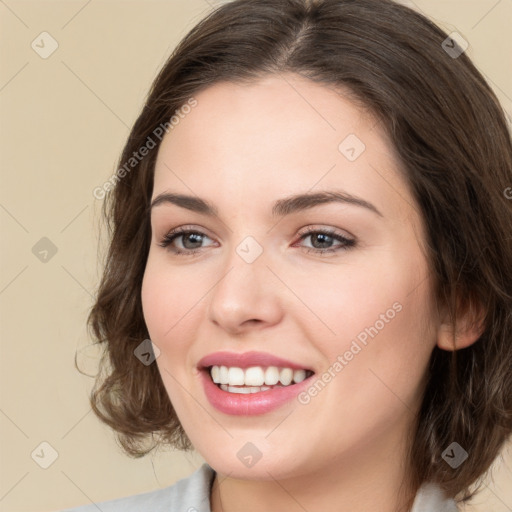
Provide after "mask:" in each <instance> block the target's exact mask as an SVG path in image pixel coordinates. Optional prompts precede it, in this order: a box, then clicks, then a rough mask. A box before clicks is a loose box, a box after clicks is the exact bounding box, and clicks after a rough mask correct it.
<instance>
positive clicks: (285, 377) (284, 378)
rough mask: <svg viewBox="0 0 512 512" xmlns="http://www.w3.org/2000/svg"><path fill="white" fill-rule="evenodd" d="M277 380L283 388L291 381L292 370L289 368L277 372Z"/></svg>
mask: <svg viewBox="0 0 512 512" xmlns="http://www.w3.org/2000/svg"><path fill="white" fill-rule="evenodd" d="M279 380H280V381H281V384H282V385H283V386H288V384H290V383H291V382H292V380H293V370H292V369H291V368H283V369H282V370H281V371H280V372H279Z"/></svg>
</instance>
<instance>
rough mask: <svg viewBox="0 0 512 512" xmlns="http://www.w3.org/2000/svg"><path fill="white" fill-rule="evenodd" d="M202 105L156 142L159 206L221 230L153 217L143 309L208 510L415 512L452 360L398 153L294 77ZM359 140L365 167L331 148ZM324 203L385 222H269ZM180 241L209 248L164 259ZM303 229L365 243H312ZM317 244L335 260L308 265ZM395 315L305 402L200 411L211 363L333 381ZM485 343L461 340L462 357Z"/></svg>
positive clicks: (360, 114)
mask: <svg viewBox="0 0 512 512" xmlns="http://www.w3.org/2000/svg"><path fill="white" fill-rule="evenodd" d="M195 98H196V99H197V102H198V103H197V106H196V107H195V108H193V109H192V110H191V112H190V113H189V114H187V115H186V116H185V117H184V118H183V119H181V120H180V123H179V124H178V125H177V126H175V127H174V129H173V130H172V131H171V132H170V133H169V134H168V135H166V137H165V138H164V140H163V142H162V144H161V147H160V149H159V153H158V158H157V162H156V167H155V182H154V189H153V195H152V199H154V198H156V197H157V196H158V195H159V194H161V193H163V192H174V193H181V194H188V195H193V196H198V197H200V198H202V199H205V200H207V201H209V202H210V203H212V204H213V205H215V207H216V208H217V209H218V216H212V217H209V216H206V215H204V214H201V213H197V212H192V211H190V210H187V209H185V208H182V207H179V206H177V205H174V204H161V205H159V206H156V207H154V208H153V210H152V214H151V215H152V217H151V223H152V242H151V248H150V251H149V255H148V260H147V265H146V270H145V275H144V281H143V287H142V302H143V311H144V317H145V320H146V324H147V327H148V330H149V333H150V336H151V339H152V340H153V342H154V343H155V344H156V345H157V346H158V348H159V349H160V351H161V354H160V356H159V357H158V358H157V360H156V362H157V365H158V368H159V371H160V373H161V376H162V379H163V382H164V385H165V387H166V390H167V392H168V394H169V398H170V400H171V402H172V404H173V406H174V408H175V410H176V412H177V414H178V417H179V419H180V421H181V423H182V425H183V427H184V429H185V431H186V432H187V435H188V436H189V438H190V439H191V441H192V443H193V444H194V446H195V448H196V449H197V451H198V452H199V453H200V454H201V455H202V456H203V457H204V459H205V460H206V461H207V462H208V463H209V464H210V465H211V466H212V467H213V468H214V469H215V470H216V472H217V475H216V478H215V482H214V486H213V490H212V493H211V508H212V511H213V512H221V511H223V512H235V511H239V510H242V509H243V510H244V511H246V512H253V511H254V512H256V511H258V512H260V511H261V510H265V511H266V512H273V511H282V510H287V511H290V512H295V511H297V512H298V511H301V512H303V510H304V509H306V510H308V511H312V512H313V511H319V510H322V511H336V512H343V511H351V512H357V511H368V510H379V511H380V512H396V511H397V510H404V511H405V510H407V508H408V506H409V505H410V500H411V499H412V498H413V497H414V495H415V492H416V490H415V489H413V488H411V487H410V486H409V483H408V482H407V480H406V479H405V478H404V476H405V475H407V473H408V471H407V464H406V451H407V448H408V444H407V439H408V435H409V433H410V432H411V431H412V429H413V421H414V416H415V412H416V410H417V408H418V407H419V404H420V400H421V397H422V393H423V389H424V384H425V373H426V368H427V365H428V361H429V357H430V355H431V352H432V350H433V348H434V346H435V345H436V344H438V345H439V346H440V347H441V348H446V349H450V348H452V346H451V342H450V334H451V331H450V329H449V328H448V326H447V324H445V323H444V320H443V318H441V317H440V316H439V314H438V313H437V312H436V309H435V307H434V304H433V299H432V297H433V289H432V280H431V278H430V273H429V266H428V262H427V259H426V257H425V254H424V251H423V250H422V243H423V241H424V226H423V225H422V219H421V218H420V216H419V213H418V212H419V208H418V207H417V206H416V205H415V202H414V200H413V198H412V196H411V194H410V191H409V189H408V186H407V184H406V182H405V180H404V179H403V177H402V174H401V172H400V170H399V164H398V162H397V160H396V157H395V155H394V151H393V147H392V144H391V142H390V141H389V139H388V138H387V137H386V135H385V133H384V131H383V130H382V129H381V127H380V125H379V124H378V123H377V122H376V120H375V119H374V118H373V117H372V116H371V115H370V114H369V113H368V112H367V111H363V110H362V109H360V108H359V107H357V106H356V105H355V104H354V103H353V102H351V101H350V100H349V98H348V96H347V95H346V94H341V93H340V92H335V91H334V90H333V89H330V88H327V87H326V86H325V85H320V84H316V83H313V82H311V81H309V80H307V79H305V78H302V77H299V76H296V75H290V74H287V75H280V76H277V75H273V76H266V77H264V78H262V79H261V80H259V81H256V82H253V83H251V84H250V85H240V84H233V83H217V84H215V85H213V86H210V87H209V88H207V89H205V90H203V91H202V92H201V93H199V94H197V95H196V96H195ZM349 134H356V135H357V137H358V138H359V139H360V140H361V141H363V142H364V144H365V146H366V149H365V150H364V151H363V152H362V153H361V155H360V156H359V157H358V158H357V159H356V160H354V161H349V160H348V159H347V158H346V157H345V156H344V154H342V152H340V150H339V149H338V146H339V144H340V143H341V142H342V141H343V140H344V139H345V137H347V135H349ZM319 190H328V191H329V190H331V191H333V190H337V191H340V190H342V191H345V192H347V193H349V194H351V195H353V196H357V197H359V198H362V199H364V200H365V201H367V202H369V203H371V204H372V205H374V206H375V208H377V209H378V210H379V212H380V213H381V214H382V215H381V216H380V215H378V214H376V213H375V212H373V211H371V210H370V209H366V208H363V207H360V206H356V205H352V204H341V203H327V204H322V205H318V206H315V207H313V208H310V209H307V210H303V211H299V212H295V213H292V214H290V215H287V216H285V217H282V218H273V217H272V215H271V208H272V205H273V203H274V201H276V200H278V199H281V198H284V197H287V196H289V195H291V194H297V193H305V192H316V191H319ZM179 226H186V227H187V228H189V229H193V230H196V231H200V232H202V233H204V234H205V236H204V237H202V238H201V237H199V238H197V237H196V238H190V237H186V236H185V237H178V238H177V239H175V240H174V242H173V243H172V244H171V246H169V247H167V248H164V247H161V246H160V245H159V244H160V243H161V241H162V239H163V237H164V236H165V235H166V234H167V233H168V232H169V231H170V230H171V229H173V228H177V227H179ZM306 227H314V228H319V229H322V228H323V229H329V230H332V231H335V232H336V234H341V235H343V236H345V237H348V238H351V239H355V240H356V245H355V246H353V247H348V248H343V247H342V246H341V244H340V242H338V241H337V240H336V239H333V238H331V239H329V238H327V241H325V240H324V239H322V238H320V239H319V238H318V235H317V236H315V235H313V236H308V237H305V238H303V239H302V240H301V233H303V232H304V228H306ZM247 236H251V237H253V238H254V239H255V240H256V241H257V242H258V244H259V245H260V246H261V248H262V250H263V252H262V254H261V255H260V256H259V257H258V258H257V259H256V260H255V261H254V262H252V263H248V262H246V261H244V259H242V258H241V257H240V256H239V254H238V253H237V251H236V248H237V246H239V244H240V243H241V242H242V240H244V238H245V237H247ZM322 243H323V244H324V245H322ZM185 244H186V245H185ZM201 244H202V245H201ZM171 247H177V248H179V249H181V250H185V251H186V250H189V251H191V250H192V249H193V248H194V247H200V249H199V252H196V253H195V254H193V255H192V256H190V255H180V254H174V253H173V252H171V250H170V248H171ZM322 247H326V248H331V249H333V248H334V249H337V251H336V252H330V253H326V254H320V253H318V252H316V253H315V252H314V249H315V248H317V249H318V248H322ZM187 248H188V249H187ZM308 249H309V250H310V251H311V252H308ZM396 303H399V304H400V306H401V310H400V312H397V313H396V315H395V316H394V318H393V319H391V320H389V321H388V322H386V323H385V326H384V328H382V329H380V330H379V332H378V334H377V335H376V336H375V337H374V338H369V341H368V343H367V345H366V346H364V347H363V348H362V350H361V351H360V352H358V353H357V355H355V356H354V357H353V359H352V360H351V361H349V362H348V364H346V365H345V366H344V367H343V369H342V370H341V371H339V372H337V373H336V376H335V378H333V379H332V380H331V382H329V383H328V384H327V385H326V386H325V388H324V389H323V390H322V391H321V392H320V393H318V395H317V396H315V397H313V398H311V401H310V402H309V403H308V404H305V405H304V404H301V403H299V402H298V401H296V400H292V401H291V402H289V403H287V404H285V405H284V406H282V407H280V408H278V409H277V410H274V411H272V412H270V413H266V414H262V415H257V416H254V415H253V416H230V415H227V414H224V413H221V412H219V411H217V410H216V409H214V408H213V407H212V406H211V405H210V403H209V402H208V400H207V399H206V396H205V394H204V391H203V387H202V385H201V382H200V379H199V373H198V370H197V368H196V366H197V363H198V361H199V359H201V358H202V357H203V356H205V355H207V354H210V353H212V352H216V351H218V350H228V351H233V352H245V351H249V350H260V351H265V352H269V353H271V354H274V355H276V356H279V357H284V358H288V359H291V360H293V361H294V362H297V363H302V364H304V366H305V367H306V366H307V367H310V368H313V369H314V371H315V373H316V374H317V375H322V373H323V372H325V371H326V370H327V369H328V368H329V367H332V365H333V363H334V362H335V361H336V360H337V357H338V356H339V355H343V354H344V353H345V352H346V351H347V350H348V349H349V348H350V345H351V343H352V341H353V340H354V339H356V336H357V335H358V334H359V333H361V331H364V329H365V328H367V327H370V326H373V325H374V324H375V323H376V321H377V320H379V318H381V315H382V314H385V313H386V311H387V310H389V309H390V308H392V305H393V304H396ZM477 335H478V333H472V332H468V333H461V335H460V338H459V340H458V346H459V347H461V346H465V345H467V344H469V343H471V342H472V341H474V340H475V339H476V338H477ZM247 442H251V443H252V444H254V445H255V446H256V447H257V448H258V450H259V451H260V452H261V454H262V456H261V459H260V460H259V461H258V462H257V463H256V464H255V465H253V466H252V467H246V466H245V465H244V464H242V463H241V461H240V460H239V459H238V457H237V452H238V451H239V450H240V449H241V448H242V447H243V446H244V445H245V444H246V443H247ZM219 484H220V485H219ZM401 484H403V485H401Z"/></svg>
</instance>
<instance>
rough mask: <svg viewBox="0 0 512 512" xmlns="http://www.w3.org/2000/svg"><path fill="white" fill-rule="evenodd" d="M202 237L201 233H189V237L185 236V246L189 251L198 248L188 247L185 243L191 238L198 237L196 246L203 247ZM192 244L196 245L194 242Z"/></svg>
mask: <svg viewBox="0 0 512 512" xmlns="http://www.w3.org/2000/svg"><path fill="white" fill-rule="evenodd" d="M201 236H202V235H200V234H199V233H188V234H187V235H185V237H184V238H183V245H184V246H185V247H186V248H187V249H195V248H196V247H197V246H194V247H187V244H186V243H185V242H186V240H188V239H189V238H192V237H197V238H198V240H196V241H195V243H196V244H198V245H199V246H200V245H201V238H200V237H201ZM192 244H194V241H192Z"/></svg>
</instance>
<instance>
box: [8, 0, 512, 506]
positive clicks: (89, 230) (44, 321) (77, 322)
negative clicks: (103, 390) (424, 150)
mask: <svg viewBox="0 0 512 512" xmlns="http://www.w3.org/2000/svg"><path fill="white" fill-rule="evenodd" d="M218 3H219V2H214V1H213V0H166V1H152V0H133V1H130V0H125V1H110V0H92V1H91V0H89V1H86V0H84V1H80V2H75V1H71V0H66V1H60V2H59V1H44V0H42V1H31V2H29V1H19V0H0V25H1V26H0V29H1V33H2V36H3V39H2V46H1V52H2V54H1V69H0V102H1V117H0V130H1V136H0V148H1V149H0V154H1V171H2V187H1V192H0V222H1V230H2V231H1V236H2V257H1V258H2V259H1V274H0V305H1V314H2V317H1V328H2V331H1V333H2V337H1V370H0V385H1V388H0V389H1V400H0V433H1V437H0V439H1V449H2V453H1V457H0V471H1V473H0V474H1V481H0V510H2V511H55V510H60V509H62V508H65V507H69V506H72V505H79V504H85V503H89V502H90V501H101V500H106V499H111V498H114V497H118V496H126V495H130V494H136V493H139V492H144V491H149V490H153V489H156V488H159V487H164V486H167V485H170V484H171V483H173V482H174V481H176V480H177V479H179V478H182V477H185V476H187V475H189V474H190V473H191V472H192V471H194V470H195V469H196V468H198V467H199V466H200V464H201V463H202V458H201V457H200V456H199V455H198V454H188V455H185V454H183V453H180V452H172V451H168V452H167V453H160V454H157V455H151V456H147V457H146V458H143V459H140V460H132V459H130V458H128V457H126V456H124V455H123V454H122V453H121V451H120V449H119V448H118V446H117V445H116V443H115V441H114V438H113V435H112V433H111V432H110V431H109V429H108V428H107V427H105V426H103V425H102V424H100V422H99V421H98V420H97V419H96V418H95V416H94V415H93V414H92V412H91V411H90V408H89V405H88V400H87V394H88V391H89V390H90V388H91V384H92V379H90V378H87V377H84V376H82V375H80V374H79V373H78V372H77V371H76V370H75V368H74V364H73V361H74V355H75V351H76V350H77V349H78V350H80V351H81V360H82V362H83V364H84V365H85V366H86V367H87V368H88V369H89V370H90V372H94V369H95V359H94V356H95V354H94V350H91V347H90V346H89V347H88V345H90V343H91V342H90V340H89V339H88V337H87V331H86V328H85V317H86V315H87V312H88V309H89V307H90V305H91V301H92V296H91V293H92V292H93V290H94V288H95V284H96V283H97V280H98V276H99V268H98V265H97V250H98V247H99V245H101V244H99V243H98V227H97V224H98V221H99V208H100V206H101V201H99V200H96V199H94V197H93V195H92V191H93V189H94V188H95V187H96V186H99V185H102V184H103V183H104V182H105V180H106V179H108V177H109V176H110V175H111V174H112V172H113V171H114V170H115V166H116V161H117V158H118V155H119V152H120V150H121V148H122V145H123V143H124V140H125V137H126V136H127V134H128V130H129V127H130V126H131V124H132V123H133V122H134V120H135V118H136V116H137V115H138V112H139V109H140V108H141V105H142V102H143V99H144V96H145V94H146V92H147V89H148V87H149V85H150V83H151V81H152V79H153V77H154V76H155V74H156V72H157V70H158V69H159V68H160V66H161V65H162V64H163V62H164V60H165V59H166V57H167V56H168V54H169V53H170V51H171V50H172V48H173V47H174V46H175V45H176V43H177V42H178V41H179V40H180V39H181V38H182V37H183V36H184V35H185V34H186V32H187V31H188V30H189V29H190V28H191V27H192V26H193V25H194V24H195V23H196V22H197V21H198V20H199V19H200V18H201V17H202V16H203V15H205V14H206V13H207V12H209V11H210V10H211V9H212V8H213V7H214V6H215V5H217V4H218ZM406 3H407V4H408V5H411V6H416V7H417V8H418V9H420V10H421V11H423V12H424V13H426V14H428V15H429V16H430V17H432V18H433V19H434V20H435V21H437V22H438V23H439V24H441V26H443V28H445V29H446V30H447V31H448V32H451V31H453V30H457V31H458V32H459V33H460V34H462V35H463V36H464V38H465V39H466V40H467V41H468V42H469V44H470V46H469V49H468V53H469V55H470V56H471V57H472V58H473V59H474V61H475V63H476V65H477V66H478V67H479V69H481V70H482V71H483V72H484V73H485V75H486V76H487V78H488V80H489V81H490V83H491V84H492V86H493V87H494V89H495V91H496V93H497V95H498V97H499V98H500V100H501V101H502V103H503V105H504V107H505V108H506V109H507V111H508V113H509V115H510V114H511V113H512V100H511V98H512V73H511V69H510V61H507V56H510V55H511V54H512V39H511V36H510V21H511V20H512V0H501V1H497V0H478V1H455V0H450V1H446V0H443V1H435V0H416V1H415V2H414V3H413V2H406ZM43 31H46V32H48V33H49V34H51V36H52V37H53V38H54V39H55V40H56V41H57V43H58V45H59V46H58V48H57V50H56V51H55V52H54V53H53V54H52V55H51V56H49V57H48V58H46V59H43V58H41V57H40V56H39V54H38V53H36V52H35V51H34V50H33V49H32V47H31V43H32V41H34V40H35V41H36V43H38V41H39V45H40V47H39V51H43V48H41V46H42V45H41V43H40V39H41V38H38V36H39V34H41V32H43ZM45 37H47V36H45ZM45 41H46V43H45V49H46V50H48V48H50V40H49V39H45ZM43 237H47V238H48V239H49V240H51V243H52V244H54V246H55V248H56V249H57V252H56V253H55V254H54V255H52V253H51V252H50V253H48V256H47V261H46V262H42V261H40V259H39V258H38V257H36V255H35V254H34V253H33V247H34V246H35V244H36V243H38V242H39V241H40V239H41V238H43ZM39 243H42V244H43V245H44V244H48V242H47V241H44V242H39ZM37 247H39V246H37ZM43 249H44V247H43ZM39 250H42V249H41V248H39ZM34 251H35V250H34ZM35 252H36V253H37V251H35ZM39 256H43V254H39ZM42 442H47V443H49V444H50V445H51V447H52V448H53V450H55V452H56V453H57V454H58V458H57V459H56V460H55V461H54V462H53V463H52V464H51V465H50V466H49V467H48V468H47V469H43V468H41V467H40V466H39V465H38V463H44V462H46V463H48V462H51V458H50V456H51V453H52V452H51V449H50V448H48V447H45V446H44V445H43V447H40V443H42ZM34 450H35V452H34ZM31 454H33V458H32V457H31ZM496 466H497V467H496V471H495V473H494V474H495V481H494V483H489V485H488V486H487V487H486V489H485V490H484V492H483V493H482V494H481V495H480V496H479V497H478V498H477V499H476V503H477V504H480V506H477V507H476V508H472V509H471V510H473V511H476V510H478V511H482V512H483V511H485V512H489V511H493V512H505V511H512V485H511V484H512V471H511V466H512V454H511V450H509V452H508V454H507V455H506V461H505V463H500V462H497V465H496ZM507 488H508V489H507ZM467 510H469V508H468V509H467Z"/></svg>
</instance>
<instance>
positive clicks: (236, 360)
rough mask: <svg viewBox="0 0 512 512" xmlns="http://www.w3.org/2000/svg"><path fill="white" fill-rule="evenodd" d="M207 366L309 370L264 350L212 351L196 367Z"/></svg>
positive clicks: (202, 367)
mask: <svg viewBox="0 0 512 512" xmlns="http://www.w3.org/2000/svg"><path fill="white" fill-rule="evenodd" d="M209 366H236V367H238V368H249V367H250V366H277V367H279V368H292V369H293V370H310V368H308V367H307V366H304V365H301V364H298V363H294V362H293V361H288V360H287V359H282V358H280V357H276V356H273V355H271V354H266V353H265V352H255V351H252V352H244V353H242V354H237V353H236V352H214V353H213V354H209V355H207V356H205V357H203V358H202V359H201V360H200V361H199V363H198V365H197V367H198V368H199V369H200V370H202V369H204V368H208V367H209Z"/></svg>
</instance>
